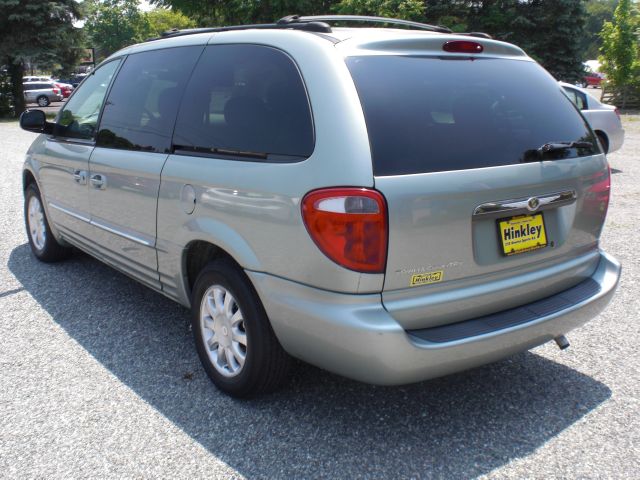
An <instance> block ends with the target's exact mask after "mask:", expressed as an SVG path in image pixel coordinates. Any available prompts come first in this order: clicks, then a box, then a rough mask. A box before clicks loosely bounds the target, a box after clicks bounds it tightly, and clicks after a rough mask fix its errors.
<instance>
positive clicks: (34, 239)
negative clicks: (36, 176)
mask: <svg viewBox="0 0 640 480" xmlns="http://www.w3.org/2000/svg"><path fill="white" fill-rule="evenodd" d="M24 223H25V226H26V228H27V238H28V239H29V246H30V247H31V252H32V253H33V254H34V255H35V257H36V258H37V259H38V260H40V261H42V262H47V263H52V262H58V261H60V260H64V259H65V258H68V257H69V255H70V254H71V248H69V247H65V246H62V245H60V244H59V243H58V241H57V240H56V239H55V238H54V236H53V234H52V233H51V227H50V226H49V220H48V219H47V214H46V212H45V210H44V207H43V204H42V197H41V195H40V191H39V190H38V187H37V186H36V185H35V184H34V183H31V184H29V186H27V189H26V190H25V192H24Z"/></svg>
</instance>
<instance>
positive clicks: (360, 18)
mask: <svg viewBox="0 0 640 480" xmlns="http://www.w3.org/2000/svg"><path fill="white" fill-rule="evenodd" d="M306 22H371V23H388V24H390V25H404V26H407V27H414V28H418V29H420V30H429V31H431V32H440V33H453V32H452V31H451V29H449V28H447V27H443V26H441V25H429V24H427V23H420V22H412V21H410V20H400V19H397V18H387V17H368V16H365V15H313V16H308V17H301V16H299V15H289V16H288V17H284V18H281V19H280V20H278V22H277V23H278V24H280V25H290V24H291V23H306Z"/></svg>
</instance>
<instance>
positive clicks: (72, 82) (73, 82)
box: [58, 73, 87, 88]
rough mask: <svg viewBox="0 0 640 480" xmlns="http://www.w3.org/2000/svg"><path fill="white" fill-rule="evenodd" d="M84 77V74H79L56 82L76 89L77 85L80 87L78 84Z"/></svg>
mask: <svg viewBox="0 0 640 480" xmlns="http://www.w3.org/2000/svg"><path fill="white" fill-rule="evenodd" d="M86 76H87V74H86V73H79V74H77V75H74V76H73V77H69V78H61V79H60V80H58V82H62V83H68V84H69V85H71V86H72V87H73V88H78V85H80V82H82V80H84V78H85V77H86Z"/></svg>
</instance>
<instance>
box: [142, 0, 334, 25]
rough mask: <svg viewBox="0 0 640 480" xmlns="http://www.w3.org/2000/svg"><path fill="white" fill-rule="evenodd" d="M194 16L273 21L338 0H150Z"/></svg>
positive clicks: (227, 21)
mask: <svg viewBox="0 0 640 480" xmlns="http://www.w3.org/2000/svg"><path fill="white" fill-rule="evenodd" d="M150 3H152V4H154V5H158V6H164V7H172V8H174V9H176V10H179V11H180V12H182V13H184V14H185V15H187V16H189V17H190V18H193V19H194V20H195V21H196V22H197V23H198V25H199V26H202V27H210V26H216V25H239V24H250V23H270V22H273V21H275V20H278V19H279V18H282V17H284V16H287V15H293V14H298V15H320V14H326V13H328V12H330V11H331V8H332V7H333V5H335V4H336V3H338V2H337V0H208V1H206V2H205V1H193V0H150Z"/></svg>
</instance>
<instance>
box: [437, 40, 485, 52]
mask: <svg viewBox="0 0 640 480" xmlns="http://www.w3.org/2000/svg"><path fill="white" fill-rule="evenodd" d="M442 49H443V50H444V51H445V52H449V53H482V51H483V50H484V47H483V46H482V45H480V44H479V43H478V42H470V41H469V40H451V41H450V42H446V43H445V44H444V45H442Z"/></svg>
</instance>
